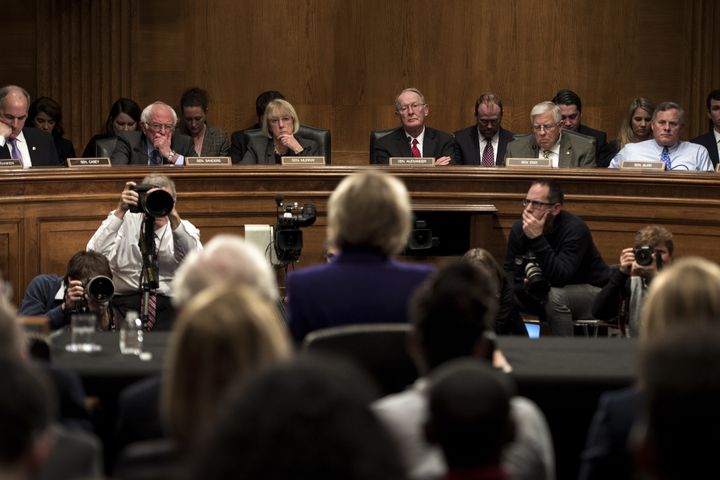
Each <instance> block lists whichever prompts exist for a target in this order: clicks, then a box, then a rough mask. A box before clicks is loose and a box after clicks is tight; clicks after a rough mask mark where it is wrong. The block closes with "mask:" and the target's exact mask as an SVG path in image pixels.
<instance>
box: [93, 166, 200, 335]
mask: <svg viewBox="0 0 720 480" xmlns="http://www.w3.org/2000/svg"><path fill="white" fill-rule="evenodd" d="M176 198H177V194H176V192H175V183H174V182H173V181H172V180H171V179H170V178H168V177H166V176H165V175H148V176H147V177H145V178H144V179H143V181H142V183H141V184H140V185H137V184H136V183H135V182H127V183H126V184H125V189H124V190H123V191H122V193H121V195H120V203H119V204H118V208H117V209H115V210H113V211H112V212H110V214H109V215H108V217H107V218H106V219H105V221H103V223H102V225H100V228H98V230H97V231H96V232H95V234H94V235H93V237H92V238H91V239H90V241H89V242H88V245H87V249H88V250H94V251H97V252H99V253H102V254H103V255H105V256H106V257H107V259H108V260H109V262H110V268H111V269H112V271H113V274H114V277H113V279H114V282H115V288H116V294H115V297H114V298H113V304H114V305H115V306H116V307H117V308H118V310H120V311H121V312H122V313H123V315H124V314H125V312H126V311H128V310H135V311H137V312H140V314H141V315H143V312H147V316H145V318H144V319H143V320H144V323H145V328H146V329H147V330H169V329H170V327H171V325H172V322H173V320H174V317H175V312H174V310H173V307H172V304H171V302H170V284H171V282H172V279H173V277H174V275H175V270H177V268H178V267H179V266H180V263H182V261H183V259H184V258H185V255H187V254H188V253H189V252H190V251H192V250H197V249H201V248H202V244H201V243H200V231H199V230H198V229H197V228H196V227H195V226H194V225H193V224H192V223H190V222H188V221H187V220H182V219H181V218H180V215H179V214H178V212H177V209H176V206H177V205H176V203H175V200H176ZM146 226H148V227H149V228H151V229H152V231H147V229H146V228H145V227H146ZM145 300H147V301H145Z"/></svg>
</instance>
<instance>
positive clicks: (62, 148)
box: [53, 137, 75, 164]
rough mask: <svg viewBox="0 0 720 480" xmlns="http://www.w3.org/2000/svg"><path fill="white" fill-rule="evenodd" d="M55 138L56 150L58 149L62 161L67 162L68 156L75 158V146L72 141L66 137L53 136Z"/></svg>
mask: <svg viewBox="0 0 720 480" xmlns="http://www.w3.org/2000/svg"><path fill="white" fill-rule="evenodd" d="M53 138H54V140H55V150H57V154H58V158H59V159H60V163H62V164H67V159H68V158H75V147H74V146H73V144H72V142H71V141H70V140H68V139H67V138H65V137H53Z"/></svg>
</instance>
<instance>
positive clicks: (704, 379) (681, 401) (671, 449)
mask: <svg viewBox="0 0 720 480" xmlns="http://www.w3.org/2000/svg"><path fill="white" fill-rule="evenodd" d="M644 347H645V348H643V351H642V354H641V361H640V372H639V373H640V379H641V384H642V385H643V389H644V400H643V410H642V416H641V417H640V420H639V421H638V422H637V423H636V426H635V428H636V432H634V433H635V438H634V443H636V445H637V446H638V447H639V449H637V450H636V453H639V455H638V456H637V459H638V460H639V463H640V467H641V468H642V469H644V470H645V471H646V473H649V474H650V478H657V479H663V480H681V479H682V480H684V479H688V478H709V477H712V473H711V472H713V471H715V469H716V468H717V465H716V461H717V460H716V458H715V455H716V454H717V446H718V444H719V442H720V433H718V432H720V409H718V405H720V376H719V375H718V371H720V329H718V328H717V327H716V326H711V325H690V326H684V327H681V326H677V325H676V326H675V328H673V329H670V330H668V332H667V334H666V335H663V336H661V337H660V338H655V339H653V340H652V341H651V342H648V343H647V344H645V346H644ZM643 478H646V477H643Z"/></svg>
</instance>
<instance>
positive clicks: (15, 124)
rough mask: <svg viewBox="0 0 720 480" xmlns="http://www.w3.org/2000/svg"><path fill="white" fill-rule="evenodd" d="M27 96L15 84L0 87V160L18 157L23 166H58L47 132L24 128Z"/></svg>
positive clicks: (55, 151)
mask: <svg viewBox="0 0 720 480" xmlns="http://www.w3.org/2000/svg"><path fill="white" fill-rule="evenodd" d="M29 104H30V95H29V94H28V92H27V91H26V90H25V89H24V88H22V87H18V86H17V85H7V86H5V87H2V88H0V159H15V160H20V161H21V165H22V166H23V167H24V168H28V167H35V166H38V165H47V166H55V167H58V166H61V165H62V164H61V163H60V159H59V158H58V154H57V150H55V142H54V141H53V138H52V136H50V134H48V133H46V132H43V131H42V130H40V129H37V128H30V127H27V128H26V127H25V120H27V114H28V105H29Z"/></svg>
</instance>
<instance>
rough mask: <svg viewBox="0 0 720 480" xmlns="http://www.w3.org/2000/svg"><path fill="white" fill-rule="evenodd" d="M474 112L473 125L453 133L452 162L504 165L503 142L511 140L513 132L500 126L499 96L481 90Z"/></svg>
mask: <svg viewBox="0 0 720 480" xmlns="http://www.w3.org/2000/svg"><path fill="white" fill-rule="evenodd" d="M474 115H475V119H476V121H477V123H476V124H475V125H473V126H471V127H467V128H464V129H462V130H459V131H457V132H455V154H454V156H453V164H455V165H482V166H483V167H493V166H496V165H505V153H506V151H507V144H508V143H510V142H511V141H512V140H513V133H512V132H509V131H507V130H505V129H504V128H502V127H501V126H500V124H501V123H502V116H503V103H502V99H501V98H500V97H499V96H498V95H495V94H494V93H483V94H482V95H480V97H478V99H477V100H476V101H475V113H474ZM488 144H489V145H488Z"/></svg>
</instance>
